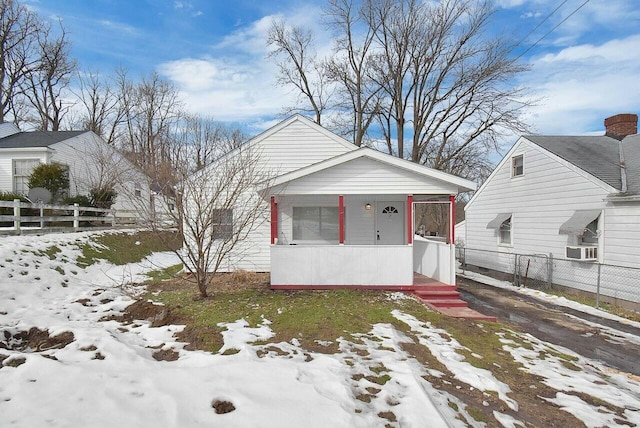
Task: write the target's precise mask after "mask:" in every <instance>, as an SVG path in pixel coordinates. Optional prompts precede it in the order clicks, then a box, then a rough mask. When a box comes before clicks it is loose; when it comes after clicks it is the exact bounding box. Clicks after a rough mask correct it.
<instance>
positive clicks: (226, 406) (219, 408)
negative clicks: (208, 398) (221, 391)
mask: <svg viewBox="0 0 640 428" xmlns="http://www.w3.org/2000/svg"><path fill="white" fill-rule="evenodd" d="M211 407H213V408H214V409H215V411H216V413H217V414H219V415H222V414H224V413H231V412H233V411H234V410H235V409H236V406H234V405H233V403H232V402H231V401H223V400H215V401H214V402H213V403H211Z"/></svg>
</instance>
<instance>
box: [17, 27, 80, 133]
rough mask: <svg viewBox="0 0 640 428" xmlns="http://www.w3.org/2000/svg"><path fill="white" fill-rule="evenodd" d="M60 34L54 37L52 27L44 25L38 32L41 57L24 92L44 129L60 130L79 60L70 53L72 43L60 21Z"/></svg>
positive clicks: (37, 124) (36, 123) (29, 76)
mask: <svg viewBox="0 0 640 428" xmlns="http://www.w3.org/2000/svg"><path fill="white" fill-rule="evenodd" d="M59 26H60V35H59V36H58V37H57V38H53V32H52V28H51V26H49V25H43V26H42V27H41V28H40V31H39V32H38V50H39V59H38V64H37V67H35V69H34V70H32V72H31V73H29V75H28V81H27V82H26V88H25V89H24V94H25V95H26V97H27V98H28V99H29V101H30V103H31V105H32V106H33V108H34V110H35V118H34V119H33V121H34V123H35V125H36V126H37V127H38V128H39V129H41V130H43V131H58V130H59V129H60V127H61V124H62V119H63V117H64V115H65V114H66V113H67V112H68V111H69V109H70V107H71V106H72V103H71V102H70V101H69V99H68V98H67V99H65V91H66V90H68V87H69V82H70V80H71V76H72V75H73V73H74V71H75V69H76V61H75V60H74V59H72V58H71V57H70V50H71V45H70V43H69V41H68V40H67V37H66V31H65V29H64V27H63V26H62V23H61V22H59Z"/></svg>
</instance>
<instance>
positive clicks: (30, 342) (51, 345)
mask: <svg viewBox="0 0 640 428" xmlns="http://www.w3.org/2000/svg"><path fill="white" fill-rule="evenodd" d="M2 336H3V339H2V340H0V348H3V349H9V350H12V351H20V352H42V351H47V350H50V349H61V348H64V347H65V346H67V345H68V344H70V343H71V342H73V341H74V340H75V337H74V335H73V333H71V332H70V331H65V332H63V333H60V334H57V335H55V336H50V335H49V331H48V330H40V329H39V328H37V327H31V328H30V329H29V330H28V331H25V330H23V331H19V332H17V333H13V334H12V333H11V332H10V331H8V330H5V331H4V332H3V333H2Z"/></svg>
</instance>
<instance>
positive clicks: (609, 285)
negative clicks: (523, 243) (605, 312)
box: [456, 247, 640, 307]
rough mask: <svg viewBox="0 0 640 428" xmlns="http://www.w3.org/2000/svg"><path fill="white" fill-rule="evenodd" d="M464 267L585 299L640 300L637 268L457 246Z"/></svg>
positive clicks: (589, 301)
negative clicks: (566, 292)
mask: <svg viewBox="0 0 640 428" xmlns="http://www.w3.org/2000/svg"><path fill="white" fill-rule="evenodd" d="M456 258H457V260H458V262H460V265H461V267H462V269H463V271H464V270H470V271H474V272H479V273H481V274H483V275H487V276H490V277H492V278H496V279H500V280H503V281H508V282H510V283H512V284H513V285H516V286H523V287H529V288H535V289H540V290H553V291H568V292H569V293H571V294H577V295H579V296H580V298H581V300H584V301H585V303H591V304H594V305H595V306H596V307H598V306H600V304H601V303H602V302H605V301H606V302H612V303H616V304H622V305H624V304H625V303H627V302H631V303H632V304H638V303H640V269H637V268H630V267H625V266H616V265H609V264H602V263H594V262H584V261H576V260H569V259H557V258H554V257H552V256H551V255H548V254H514V253H506V252H501V251H490V250H478V249H473V248H465V247H456Z"/></svg>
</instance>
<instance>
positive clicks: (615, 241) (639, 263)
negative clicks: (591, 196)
mask: <svg viewBox="0 0 640 428" xmlns="http://www.w3.org/2000/svg"><path fill="white" fill-rule="evenodd" d="M604 223H605V226H604V231H605V232H604V233H605V248H604V263H608V264H613V265H619V266H627V267H635V268H640V203H638V202H635V203H634V202H630V203H614V204H609V205H607V208H606V216H605V218H604Z"/></svg>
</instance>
